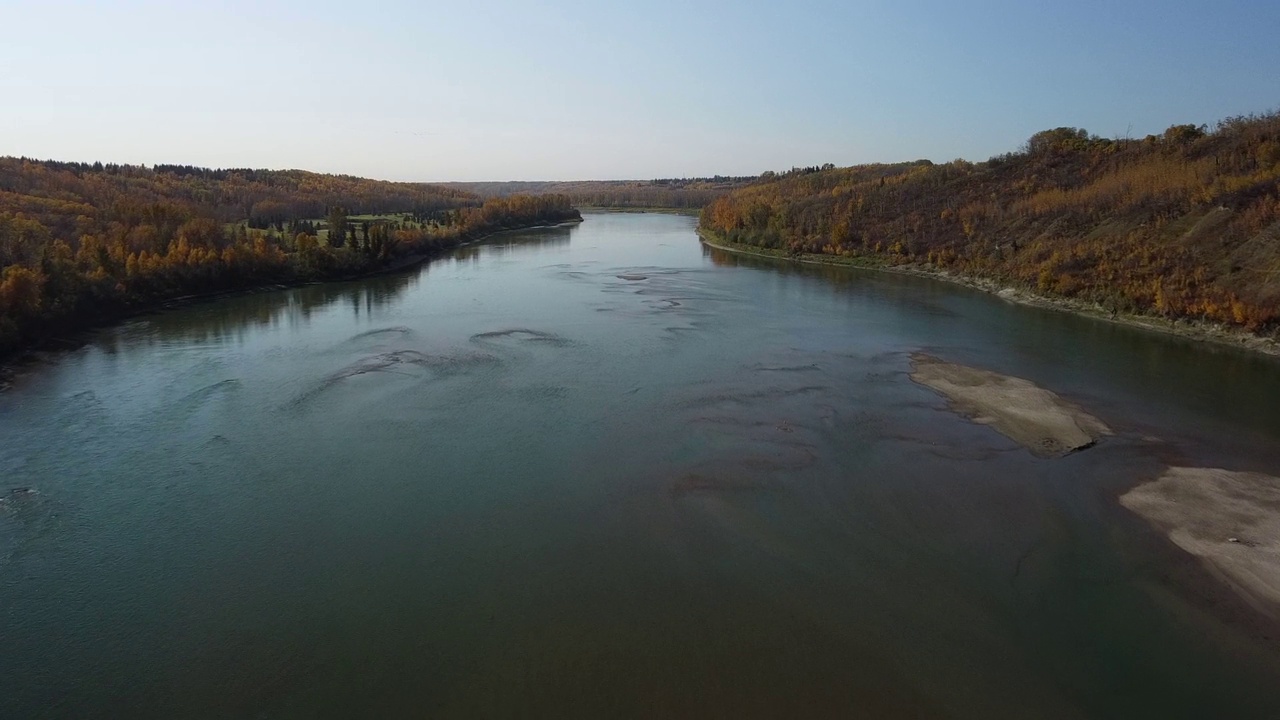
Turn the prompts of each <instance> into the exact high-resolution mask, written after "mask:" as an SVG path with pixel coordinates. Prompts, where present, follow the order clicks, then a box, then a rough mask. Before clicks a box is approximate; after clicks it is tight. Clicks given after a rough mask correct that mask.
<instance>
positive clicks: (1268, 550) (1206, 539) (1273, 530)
mask: <svg viewBox="0 0 1280 720" xmlns="http://www.w3.org/2000/svg"><path fill="white" fill-rule="evenodd" d="M1120 503H1121V504H1122V505H1124V506H1125V507H1126V508H1129V509H1130V510H1132V511H1133V512H1134V513H1137V514H1138V515H1139V516H1141V517H1142V518H1143V519H1145V520H1147V521H1148V522H1150V523H1151V524H1153V525H1155V526H1156V527H1157V528H1159V529H1161V530H1163V531H1164V532H1165V533H1167V534H1168V536H1169V539H1170V540H1172V541H1173V543H1174V544H1175V545H1177V546H1178V547H1180V548H1182V549H1183V550H1185V551H1187V552H1188V553H1190V554H1192V555H1194V556H1196V557H1198V558H1200V559H1201V560H1202V561H1204V562H1205V563H1206V564H1207V565H1208V567H1209V568H1210V570H1212V571H1213V572H1214V573H1215V574H1216V575H1218V576H1219V577H1221V578H1222V579H1223V580H1225V581H1226V582H1227V583H1228V584H1230V585H1231V586H1232V588H1233V589H1235V590H1236V591H1237V592H1239V593H1240V594H1241V595H1243V596H1244V597H1245V599H1246V600H1248V601H1249V602H1250V604H1252V605H1254V606H1255V607H1257V608H1258V609H1260V610H1262V611H1263V612H1265V613H1267V614H1268V615H1270V616H1272V617H1275V618H1280V478H1277V477H1272V476H1270V475H1263V474H1260V473H1251V472H1233V471H1230V470H1222V469H1217V468H1186V467H1175V468H1169V469H1168V470H1167V471H1165V473H1164V475H1162V476H1160V478H1159V479H1157V480H1154V481H1152V482H1149V483H1145V484H1143V485H1139V486H1138V487H1136V488H1134V489H1132V490H1130V491H1129V492H1127V493H1125V494H1124V495H1123V496H1122V497H1121V498H1120Z"/></svg>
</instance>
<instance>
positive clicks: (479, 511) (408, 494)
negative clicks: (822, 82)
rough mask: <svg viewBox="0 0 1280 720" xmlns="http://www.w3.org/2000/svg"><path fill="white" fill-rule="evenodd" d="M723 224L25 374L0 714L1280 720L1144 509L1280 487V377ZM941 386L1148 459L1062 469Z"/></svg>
mask: <svg viewBox="0 0 1280 720" xmlns="http://www.w3.org/2000/svg"><path fill="white" fill-rule="evenodd" d="M694 225H695V221H694V220H693V219H692V218H688V217H680V216H671V215H660V214H626V215H621V214H618V215H613V214H590V215H588V216H587V218H586V222H584V223H583V224H581V225H579V226H572V227H560V228H554V229H544V230H536V231H528V232H521V233H511V234H506V235H502V236H499V237H496V238H493V239H491V240H489V241H488V242H485V243H483V244H480V245H476V246H472V247H468V248H465V249H462V250H460V251H458V252H456V253H454V254H453V255H452V256H449V257H446V258H442V259H440V260H437V261H435V262H433V263H431V264H430V265H428V266H424V267H422V268H421V269H419V270H415V271H413V272H411V273H407V274H401V275H395V276H390V277H381V278H375V279H369V280H364V281H359V282H352V283H340V284H330V285H323V286H312V287H304V288H298V289H292V290H285V291H280V292H272V293H263V294H254V295H247V296H242V297H235V298H230V299H224V300H218V301H215V302H209V303H204V304H198V305H193V306H190V307H186V308H183V309H179V310H175V311H170V312H167V313H163V314H158V315H153V316H148V317H144V318H140V319H136V320H134V321H131V322H128V323H126V324H124V325H122V326H120V327H116V328H113V329H110V330H106V331H102V332H100V333H98V334H96V335H95V336H94V337H93V338H92V339H91V341H90V342H89V343H88V344H87V345H86V346H85V347H83V348H81V349H79V350H76V351H71V352H66V353H63V354H60V355H58V356H56V357H54V358H52V359H50V360H49V361H48V362H47V363H45V364H44V365H42V366H40V367H38V368H35V369H31V370H29V371H27V372H25V373H24V374H23V375H21V376H20V377H19V378H18V380H17V382H16V383H15V385H14V387H13V388H11V389H10V390H8V391H7V392H4V393H3V394H0V478H3V482H0V492H7V494H6V495H5V496H4V500H3V502H0V717H5V718H10V717H12V718H22V717H68V718H71V717H76V718H81V717H134V718H138V717H165V718H180V717H228V718H232V717H255V718H256V717H263V718H275V717H343V718H345V717H411V716H412V717H517V716H518V717H531V716H549V717H618V716H637V717H670V716H677V717H679V716H695V717H826V716H839V717H850V716H866V717H883V718H896V717H912V718H915V717H957V718H1000V717H1008V718H1026V717H1037V718H1083V717H1115V718H1133V717H1154V716H1159V717H1165V718H1170V717H1186V718H1204V717H1233V718H1246V717H1259V718H1261V717H1280V682H1277V680H1280V638H1278V637H1277V636H1276V635H1275V634H1274V626H1273V625H1268V624H1267V623H1266V622H1263V621H1261V620H1259V617H1258V615H1257V614H1256V613H1254V612H1253V611H1252V610H1251V609H1250V608H1249V607H1248V606H1247V605H1245V604H1244V603H1242V602H1240V601H1238V600H1237V599H1236V597H1235V596H1234V595H1232V594H1231V593H1230V591H1228V590H1226V589H1225V586H1224V585H1222V584H1220V583H1218V582H1217V581H1216V580H1215V579H1214V577H1213V576H1212V575H1211V574H1210V573H1208V572H1207V571H1206V570H1204V569H1203V568H1202V567H1201V566H1200V565H1198V564H1197V563H1195V562H1193V561H1191V560H1190V559H1189V558H1187V557H1185V556H1182V555H1180V554H1179V553H1178V552H1177V551H1176V550H1174V549H1172V546H1171V545H1169V544H1168V543H1167V541H1166V540H1165V539H1164V538H1163V537H1162V536H1161V535H1159V534H1158V533H1156V532H1154V531H1153V530H1151V529H1150V528H1148V527H1147V526H1146V525H1145V524H1144V523H1143V522H1142V521H1140V520H1138V519H1137V518H1136V517H1134V516H1132V515H1131V514H1129V513H1128V511H1126V510H1124V509H1123V508H1122V507H1120V506H1119V504H1118V503H1117V502H1116V497H1117V495H1118V494H1119V493H1122V492H1124V491H1125V490H1126V489H1128V488H1129V487H1131V486H1133V485H1134V484H1135V483H1137V482H1140V481H1142V480H1146V479H1151V478H1153V477H1156V476H1158V475H1159V474H1160V472H1161V471H1162V470H1163V468H1164V467H1166V466H1167V465H1170V464H1177V465H1183V464H1190V465H1203V466H1213V467H1226V468H1229V469H1233V470H1257V471H1263V472H1268V473H1271V474H1280V403H1277V402H1276V401H1275V400H1276V398H1280V364H1278V363H1277V362H1275V361H1273V360H1269V359H1265V358H1260V357H1255V356H1250V355H1246V354H1242V353H1237V352H1234V351H1231V350H1224V349H1217V348H1213V347H1208V346H1203V345H1195V344H1192V343H1189V342H1186V341H1182V340H1179V339H1175V338H1170V337H1163V336H1159V335H1154V334H1150V333H1147V332H1143V331H1138V330H1134V329H1127V328H1122V327H1116V326H1112V325H1109V324H1106V323H1100V322H1097V321H1092V320H1087V319H1082V318H1077V317H1074V316H1071V315H1067V314H1062V313H1057V312H1052V311H1045V310H1039V309H1032V308H1026V307H1021V306H1016V305H1012V304H1009V303H1006V302H1004V301H1002V300H1000V299H998V298H995V297H992V296H988V295H984V294H981V293H977V292H973V291H970V290H967V289H964V288H958V287H954V286H950V285H947V284H944V283H939V282H935V281H931V280H925V279H920V278H912V277H898V276H893V275H888V274H883V273H874V272H868V271H859V270H851V269H837V268H821V267H797V266H792V265H787V264H783V263H776V262H771V261H765V260H758V261H757V260H746V259H741V258H735V257H733V256H728V255H725V254H723V253H721V252H719V251H712V250H709V249H706V248H703V247H702V246H701V245H700V244H699V243H698V241H697V238H696V236H695V234H694ZM921 350H923V351H926V352H928V353H931V354H933V355H937V356H939V357H942V358H943V359H946V360H951V361H955V362H961V363H965V364H970V365H976V366H980V367H984V368H988V369H992V370H995V371H998V372H1003V373H1008V374H1011V375H1016V376H1019V377H1024V378H1027V379H1030V380H1033V381H1035V382H1037V383H1039V384H1040V385H1042V386H1044V387H1047V388H1049V389H1051V390H1054V391H1055V392H1058V393H1059V394H1062V395H1064V396H1065V397H1067V398H1069V399H1071V400H1073V401H1075V402H1077V403H1079V404H1080V405H1082V406H1083V407H1085V408H1086V409H1087V410H1089V411H1090V412H1091V413H1093V414H1095V415H1097V416H1099V417H1100V418H1102V419H1103V420H1104V421H1106V422H1107V423H1108V424H1110V425H1111V426H1112V428H1113V429H1115V430H1116V431H1117V434H1116V436H1114V437H1111V438H1107V439H1105V440H1104V441H1103V442H1102V443H1100V444H1099V445H1098V446H1097V447H1095V448H1092V449H1090V450H1087V451H1084V452H1080V453H1077V454H1073V455H1070V456H1067V457H1065V458H1061V459H1056V460H1044V459H1038V458H1036V457H1033V456H1032V455H1031V454H1030V453H1028V452H1027V451H1026V450H1024V449H1022V448H1021V447H1019V446H1017V445H1015V444H1014V443H1012V442H1011V441H1009V440H1007V439H1005V438H1004V437H1003V436H1001V435H999V434H997V433H995V432H994V431H992V430H991V429H989V428H987V427H984V426H980V425H976V424H974V423H971V422H969V421H967V420H965V419H964V418H962V417H959V416H957V415H955V414H953V413H951V412H949V411H948V410H947V408H946V403H945V401H944V400H943V399H942V398H940V397H939V396H938V395H936V394H935V393H933V392H932V391H930V390H929V389H928V388H924V387H921V386H918V385H916V384H914V383H913V382H911V380H910V379H909V377H908V376H907V373H908V372H909V369H910V354H911V353H912V352H915V351H921ZM20 487H29V488H30V489H31V491H30V492H23V491H17V492H14V491H11V490H10V489H11V488H20Z"/></svg>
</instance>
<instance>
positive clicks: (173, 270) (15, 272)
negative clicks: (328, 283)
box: [0, 158, 581, 356]
mask: <svg viewBox="0 0 1280 720" xmlns="http://www.w3.org/2000/svg"><path fill="white" fill-rule="evenodd" d="M377 213H400V214H402V216H403V217H404V218H406V221H405V222H393V221H387V220H385V219H379V220H373V221H369V220H361V221H353V220H348V218H349V217H351V216H353V215H372V214H377ZM580 217H581V216H580V215H579V214H578V211H577V210H576V209H574V208H573V207H572V205H571V204H570V202H569V199H568V198H567V197H566V196H563V195H541V196H537V197H529V196H512V197H506V198H496V199H491V200H488V201H481V199H480V198H478V197H476V196H474V195H471V194H469V193H466V192H463V191H460V190H456V189H452V188H445V187H441V186H436V185H427V184H417V183H391V182H381V181H375V180H366V179H363V178H353V177H349V176H336V175H320V174H316V173H306V172H302V171H263V170H256V171H245V170H207V169H199V168H186V167H179V166H158V167H157V168H146V167H141V166H128V165H104V164H101V163H93V164H88V163H59V162H51V161H34V160H29V159H25V158H0V356H5V355H7V354H10V353H12V352H14V351H16V350H19V349H21V348H23V347H25V346H28V345H30V344H33V343H37V342H40V341H41V340H43V339H45V338H47V337H50V336H53V335H56V334H58V333H60V332H64V331H67V330H71V329H74V328H76V327H81V326H85V325H88V324H92V323H95V322H100V321H103V320H107V319H111V318H114V317H118V316H120V315H121V314H122V313H124V312H128V311H130V310H133V309H137V308H140V307H146V306H148V305H152V304H154V303H156V302H159V301H164V300H168V299H173V298H178V297H182V296H188V295H196V294H203V293H209V292H217V291H223V290H233V289H237V288H244V287H252V286H258V285H263V284H275V283H289V282H297V281H302V280H323V279H329V278H340V277H351V276H355V275H359V274H364V273H368V272H373V271H377V270H380V269H384V268H387V267H393V266H396V265H397V264H401V263H406V262H409V261H410V260H413V259H417V258H419V257H424V256H426V255H429V254H431V253H434V252H439V251H441V250H445V249H448V248H451V247H455V246H457V245H459V244H461V243H462V242H465V241H467V240H468V239H471V238H475V237H478V236H480V235H482V234H485V233H489V232H493V231H496V230H501V229H505V228H516V227H528V226H531V225H540V224H550V223H556V222H562V221H566V220H572V219H578V218H580ZM321 218H323V220H319V219H321ZM409 219H412V220H409ZM415 221H420V222H415ZM258 226H265V227H268V228H270V229H269V230H264V229H257V227H258ZM320 226H324V227H323V229H322V228H321V227H320Z"/></svg>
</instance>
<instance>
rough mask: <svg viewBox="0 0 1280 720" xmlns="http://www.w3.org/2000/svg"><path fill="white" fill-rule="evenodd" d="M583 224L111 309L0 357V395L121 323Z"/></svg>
mask: <svg viewBox="0 0 1280 720" xmlns="http://www.w3.org/2000/svg"><path fill="white" fill-rule="evenodd" d="M581 222H583V219H582V218H581V217H578V218H574V219H570V220H564V221H562V222H556V223H540V224H537V225H521V226H517V227H504V228H500V229H498V230H492V231H489V232H485V233H482V234H480V235H477V236H476V237H473V238H468V239H466V240H464V241H462V242H460V243H458V244H457V245H451V246H449V247H446V248H439V249H435V250H430V251H427V252H421V253H413V254H410V255H406V256H404V257H401V258H397V259H395V260H394V261H392V262H390V263H387V264H386V265H382V266H380V267H376V268H370V269H368V270H364V271H360V272H355V273H348V274H344V275H337V276H333V277H326V278H323V279H316V278H290V279H283V280H279V281H276V282H266V283H260V284H255V285H245V286H242V287H236V288H227V289H223V290H213V291H210V292H205V293H192V294H189V295H180V296H178V297H172V298H164V299H158V300H153V301H150V302H145V303H140V304H137V305H130V306H124V307H120V308H113V309H110V310H108V311H106V312H103V313H101V314H98V315H95V316H93V317H91V318H86V319H84V321H82V322H75V323H73V324H70V325H68V326H66V327H64V328H62V329H61V330H60V331H59V332H58V333H56V334H53V335H50V336H48V337H46V338H43V339H42V340H41V341H39V342H37V343H35V344H33V345H31V346H29V347H26V348H23V349H21V350H18V351H16V352H14V353H12V354H11V355H9V356H5V357H0V392H4V391H5V390H7V389H8V388H9V387H10V386H11V385H12V383H13V379H14V376H15V375H16V374H17V373H18V372H20V371H21V370H22V369H24V368H27V367H31V366H33V365H36V364H38V363H39V362H41V361H42V360H43V359H45V358H44V356H45V355H48V354H50V353H58V352H63V351H67V350H74V349H75V348H78V347H80V346H81V345H83V344H84V343H85V342H87V340H88V335H89V333H92V332H94V331H95V330H100V329H102V328H104V327H109V326H111V325H115V324H117V323H121V322H124V321H125V320H129V319H131V318H136V317H142V316H144V315H150V314H153V313H159V312H166V311H169V310H176V309H178V308H182V307H186V306H188V305H193V304H196V303H204V302H213V301H216V300H220V299H224V298H229V297H238V296H242V295H253V294H256V293H264V292H278V291H280V290H288V289H289V288H296V287H305V286H308V285H324V284H327V283H337V282H351V281H353V280H361V279H364V278H371V277H379V276H383V275H393V274H395V273H398V272H404V271H406V270H412V269H414V268H416V267H419V266H421V265H422V264H423V263H426V262H429V261H431V260H433V259H435V258H438V257H440V256H442V255H444V254H446V253H449V252H453V251H454V250H457V249H459V248H464V247H468V246H470V245H475V244H477V243H480V242H484V241H485V240H488V239H489V238H492V237H495V236H497V235H502V234H503V233H509V232H523V231H526V230H541V229H547V228H554V227H563V226H566V225H577V224H579V223H581Z"/></svg>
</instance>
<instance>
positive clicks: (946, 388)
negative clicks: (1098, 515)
mask: <svg viewBox="0 0 1280 720" xmlns="http://www.w3.org/2000/svg"><path fill="white" fill-rule="evenodd" d="M911 367H912V372H911V379H912V380H914V381H916V382H917V383H920V384H921V385H925V386H928V387H930V388H933V389H934V390H935V391H937V392H939V393H941V394H942V395H943V396H944V397H946V398H947V400H948V401H949V402H948V404H949V406H950V407H951V409H952V410H954V411H956V412H958V413H960V414H962V415H964V416H966V417H968V418H969V419H971V420H973V421H974V422H976V423H981V424H983V425H990V426H991V427H992V429H994V430H996V431H997V432H999V433H1000V434H1002V435H1004V436H1005V437H1008V438H1009V439H1011V440H1013V441H1014V442H1017V443H1018V444H1020V445H1022V446H1023V447H1025V448H1027V449H1028V450H1030V451H1031V452H1032V453H1033V454H1035V455H1037V456H1039V457H1043V458H1055V457H1062V456H1063V455H1066V454H1068V453H1072V452H1075V451H1077V450H1082V449H1084V448H1088V447H1092V446H1093V445H1094V443H1096V442H1097V441H1098V439H1099V438H1100V437H1102V436H1103V435H1110V434H1111V430H1110V428H1108V427H1107V426H1106V424H1105V423H1103V422H1102V421H1101V420H1099V419H1098V418H1096V417H1094V416H1092V415H1090V414H1089V413H1086V412H1085V411H1084V410H1081V409H1080V408H1079V407H1077V406H1075V405H1073V404H1071V403H1069V402H1067V401H1066V400H1063V399H1062V398H1060V397H1058V396H1057V395H1055V394H1054V393H1052V392H1050V391H1048V390H1045V389H1044V388H1042V387H1040V386H1038V385H1036V384H1035V383H1033V382H1031V381H1030V380H1023V379H1022V378H1016V377H1010V376H1008V375H1001V374H999V373H995V372H991V371H990V370H982V369H979V368H972V367H967V366H965V365H956V364H953V363H948V362H944V361H942V360H939V359H938V358H936V357H933V356H930V355H925V354H923V353H914V354H913V355H912V356H911Z"/></svg>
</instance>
